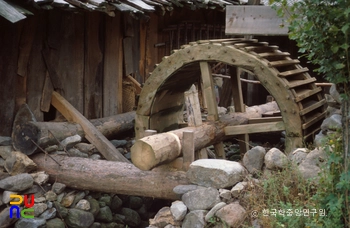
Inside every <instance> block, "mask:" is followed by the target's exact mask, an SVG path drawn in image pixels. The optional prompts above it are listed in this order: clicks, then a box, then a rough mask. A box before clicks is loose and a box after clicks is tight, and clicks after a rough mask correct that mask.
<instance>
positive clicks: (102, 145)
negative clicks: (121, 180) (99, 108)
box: [51, 91, 129, 163]
mask: <svg viewBox="0 0 350 228" xmlns="http://www.w3.org/2000/svg"><path fill="white" fill-rule="evenodd" d="M51 103H52V105H53V106H54V107H55V108H56V109H57V110H58V111H59V112H60V113H61V114H62V115H63V116H64V117H65V118H66V119H67V120H68V121H70V122H75V123H78V124H80V125H81V127H82V128H83V130H84V132H85V138H86V139H87V140H88V141H89V142H90V143H92V144H93V145H94V146H95V147H96V148H97V149H98V151H99V152H100V153H101V154H102V155H103V156H104V157H105V158H106V159H107V160H110V161H121V162H128V163H129V160H128V159H126V158H125V157H124V156H123V155H122V154H120V152H119V151H118V150H117V149H116V148H115V147H114V146H113V144H112V143H111V142H110V141H109V140H108V139H107V138H106V137H105V136H104V135H103V134H102V133H101V132H99V131H98V130H97V129H96V128H95V126H94V125H93V124H92V123H91V122H90V121H89V120H88V119H86V118H85V117H84V116H83V115H82V114H81V113H80V112H79V111H78V110H76V109H75V108H74V107H73V106H72V105H71V104H70V103H69V102H68V101H67V100H66V99H64V97H62V96H61V95H60V94H59V93H57V92H55V91H54V92H53V93H52V100H51Z"/></svg>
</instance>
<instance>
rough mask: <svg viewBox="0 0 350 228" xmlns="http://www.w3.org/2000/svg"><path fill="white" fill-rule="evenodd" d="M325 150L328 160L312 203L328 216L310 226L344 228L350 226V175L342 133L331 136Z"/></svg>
mask: <svg viewBox="0 0 350 228" xmlns="http://www.w3.org/2000/svg"><path fill="white" fill-rule="evenodd" d="M324 148H325V152H326V155H327V158H326V162H325V163H324V166H323V167H322V171H321V173H320V175H319V176H320V180H319V187H318V189H317V191H316V194H315V195H314V196H313V197H312V198H311V201H312V202H313V203H314V204H315V205H316V207H318V208H323V209H325V210H326V214H327V216H319V217H317V220H313V221H312V222H310V223H308V225H309V226H310V227H314V226H315V225H316V224H317V225H318V226H322V227H344V226H346V225H348V224H347V215H348V214H349V210H350V209H349V208H348V207H347V206H346V204H345V201H346V197H349V196H348V195H346V194H344V192H346V190H347V189H349V188H350V183H349V182H347V181H346V180H347V179H348V178H349V175H350V173H349V172H347V173H345V172H344V156H343V152H342V136H341V134H340V132H338V133H335V134H333V135H331V136H330V137H329V138H328V140H327V142H326V143H325V146H324ZM346 175H348V176H346Z"/></svg>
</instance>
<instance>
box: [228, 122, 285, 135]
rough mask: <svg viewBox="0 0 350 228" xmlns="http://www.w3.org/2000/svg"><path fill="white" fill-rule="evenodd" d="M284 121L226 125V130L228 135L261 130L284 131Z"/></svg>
mask: <svg viewBox="0 0 350 228" xmlns="http://www.w3.org/2000/svg"><path fill="white" fill-rule="evenodd" d="M284 130H285V127H284V123H283V122H282V121H279V122H269V123H259V124H245V125H239V126H228V127H225V129H224V131H225V134H226V135H240V134H252V133H261V132H272V131H284Z"/></svg>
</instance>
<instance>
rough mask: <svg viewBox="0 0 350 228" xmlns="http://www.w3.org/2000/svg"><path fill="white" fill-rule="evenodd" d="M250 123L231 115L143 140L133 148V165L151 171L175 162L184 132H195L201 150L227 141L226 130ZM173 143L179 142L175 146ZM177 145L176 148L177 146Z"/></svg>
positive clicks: (243, 118) (195, 139) (196, 147)
mask: <svg viewBox="0 0 350 228" xmlns="http://www.w3.org/2000/svg"><path fill="white" fill-rule="evenodd" d="M244 123H248V118H247V117H244V116H243V115H238V114H231V115H227V116H225V117H224V118H221V119H220V121H219V122H213V121H212V122H207V123H203V124H202V125H201V126H198V127H185V128H181V129H178V130H174V131H170V132H166V133H161V134H156V135H152V136H148V137H144V138H141V139H139V140H137V141H136V142H135V144H134V145H133V146H132V147H131V160H132V162H133V164H134V165H135V166H136V167H138V168H140V169H142V170H150V169H152V168H153V167H155V166H157V165H158V164H161V163H166V162H170V161H172V160H174V159H175V158H176V157H178V156H179V155H180V154H181V149H182V147H181V143H182V138H183V132H185V131H193V133H194V147H195V148H194V149H195V151H196V150H200V149H201V148H204V147H206V146H209V145H212V144H216V143H218V142H221V141H223V140H224V139H225V132H224V128H225V127H226V126H234V125H239V124H244ZM173 142H179V143H178V144H175V143H173ZM175 145H176V146H175Z"/></svg>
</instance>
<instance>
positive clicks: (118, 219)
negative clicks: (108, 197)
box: [113, 214, 125, 224]
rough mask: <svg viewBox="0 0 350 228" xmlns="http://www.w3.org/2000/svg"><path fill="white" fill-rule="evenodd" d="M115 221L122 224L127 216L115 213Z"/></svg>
mask: <svg viewBox="0 0 350 228" xmlns="http://www.w3.org/2000/svg"><path fill="white" fill-rule="evenodd" d="M113 221H115V222H117V223H120V224H124V221H125V216H124V215H121V214H115V215H113Z"/></svg>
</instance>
